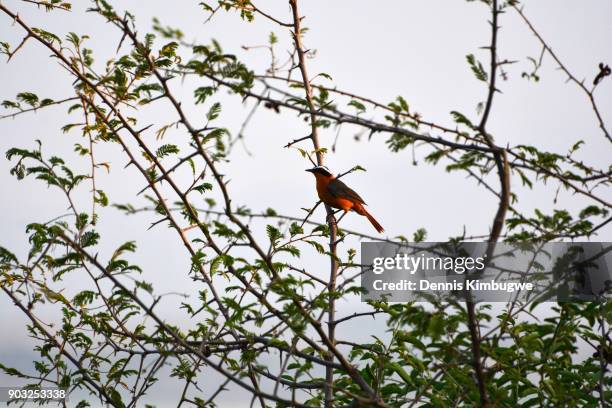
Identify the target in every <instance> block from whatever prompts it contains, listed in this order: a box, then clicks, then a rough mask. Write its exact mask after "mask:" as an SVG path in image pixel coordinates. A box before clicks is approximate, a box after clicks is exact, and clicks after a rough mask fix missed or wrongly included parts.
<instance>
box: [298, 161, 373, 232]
mask: <svg viewBox="0 0 612 408" xmlns="http://www.w3.org/2000/svg"><path fill="white" fill-rule="evenodd" d="M306 171H308V172H310V173H312V174H314V176H315V178H316V179H317V193H318V194H319V198H320V199H321V201H323V202H324V203H325V204H327V205H329V206H330V207H334V208H339V209H341V210H343V211H344V214H343V215H342V217H344V215H345V214H346V213H347V212H348V211H351V210H353V211H355V212H356V213H357V214H359V215H363V216H364V217H367V219H368V220H369V221H370V222H371V223H372V225H373V226H374V228H376V231H378V232H384V228H383V227H382V226H381V225H380V224H379V223H378V221H376V220H375V219H374V217H372V215H371V214H370V213H369V212H368V211H367V210H366V209H365V205H366V203H365V201H363V198H361V197H360V196H359V194H357V193H356V192H355V191H353V190H351V189H350V188H349V187H348V186H347V185H346V184H344V183H343V182H341V181H340V180H338V179H337V178H336V177H335V176H334V175H333V174H332V173H331V171H329V169H328V168H327V167H325V166H317V167H314V168H312V169H307V170H306ZM342 217H340V218H342Z"/></svg>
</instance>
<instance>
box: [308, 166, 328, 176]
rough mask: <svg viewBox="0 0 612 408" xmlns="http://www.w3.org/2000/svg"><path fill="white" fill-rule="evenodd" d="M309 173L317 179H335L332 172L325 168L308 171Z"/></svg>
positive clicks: (320, 167) (317, 167) (314, 168)
mask: <svg viewBox="0 0 612 408" xmlns="http://www.w3.org/2000/svg"><path fill="white" fill-rule="evenodd" d="M306 171H307V172H309V173H312V174H314V175H315V177H317V178H318V177H333V174H332V172H331V171H330V170H329V169H328V168H327V167H325V166H316V167H313V168H312V169H306Z"/></svg>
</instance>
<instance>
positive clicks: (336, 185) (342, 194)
mask: <svg viewBox="0 0 612 408" xmlns="http://www.w3.org/2000/svg"><path fill="white" fill-rule="evenodd" d="M327 189H328V191H329V193H330V194H331V195H333V196H334V197H338V198H348V199H351V200H354V201H357V202H358V203H361V204H365V201H363V198H361V197H360V196H359V194H357V193H356V192H355V191H353V190H351V189H350V188H349V186H347V185H346V184H344V183H343V182H341V181H340V180H338V179H333V180H332V181H330V182H329V184H328V185H327Z"/></svg>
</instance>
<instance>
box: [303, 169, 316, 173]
mask: <svg viewBox="0 0 612 408" xmlns="http://www.w3.org/2000/svg"><path fill="white" fill-rule="evenodd" d="M304 171H307V172H309V173H314V169H306V170H304Z"/></svg>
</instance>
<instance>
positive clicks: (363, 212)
mask: <svg viewBox="0 0 612 408" xmlns="http://www.w3.org/2000/svg"><path fill="white" fill-rule="evenodd" d="M355 212H357V213H358V214H361V215H363V216H365V217H366V218H367V219H368V220H369V221H370V222H371V223H372V225H373V226H374V228H376V231H378V232H379V233H383V232H385V229H384V228H383V227H382V225H380V224H379V223H378V221H376V219H375V218H374V217H373V216H372V214H370V213H369V212H368V210H366V209H365V207H364V206H363V205H360V206H359V207H356V208H355Z"/></svg>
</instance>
